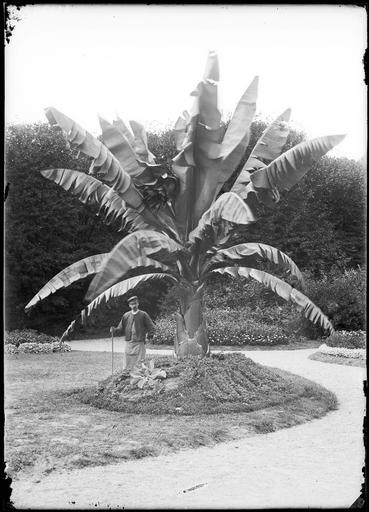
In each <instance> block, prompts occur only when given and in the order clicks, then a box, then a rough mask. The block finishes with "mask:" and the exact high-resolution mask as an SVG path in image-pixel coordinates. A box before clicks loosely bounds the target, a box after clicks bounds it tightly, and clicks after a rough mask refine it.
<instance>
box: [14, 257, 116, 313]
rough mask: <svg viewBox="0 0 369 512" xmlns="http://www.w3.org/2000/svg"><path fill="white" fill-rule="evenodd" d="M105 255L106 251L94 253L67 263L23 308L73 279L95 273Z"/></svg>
mask: <svg viewBox="0 0 369 512" xmlns="http://www.w3.org/2000/svg"><path fill="white" fill-rule="evenodd" d="M107 255H108V253H104V254H95V255H94V256H88V257H87V258H83V259H82V260H79V261H77V262H76V263H73V264H72V265H69V267H67V268H65V269H64V270H62V271H61V272H59V273H58V274H56V276H54V277H53V278H52V279H50V281H48V282H47V283H46V284H45V286H43V287H42V288H41V290H39V291H38V292H37V293H36V295H35V296H34V297H33V298H32V299H31V300H30V301H29V303H28V304H27V306H26V307H25V308H24V310H25V311H29V310H30V309H31V308H33V307H34V306H35V305H36V304H37V303H38V302H39V301H41V300H43V299H45V298H46V297H48V296H49V295H51V294H52V293H55V292H57V291H58V290H60V289H61V288H66V287H67V286H69V285H70V284H72V283H74V282H75V281H78V280H80V279H84V278H85V277H87V276H89V275H92V274H96V272H98V271H99V270H100V268H101V264H102V262H103V261H104V259H105V258H106V256H107Z"/></svg>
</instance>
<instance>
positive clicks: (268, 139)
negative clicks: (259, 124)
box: [231, 108, 291, 194]
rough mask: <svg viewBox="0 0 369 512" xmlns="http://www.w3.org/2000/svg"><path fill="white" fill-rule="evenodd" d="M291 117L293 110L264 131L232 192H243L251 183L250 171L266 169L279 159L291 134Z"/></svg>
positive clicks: (286, 111) (282, 115)
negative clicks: (289, 123) (289, 122)
mask: <svg viewBox="0 0 369 512" xmlns="http://www.w3.org/2000/svg"><path fill="white" fill-rule="evenodd" d="M290 116H291V109H290V108H288V109H287V110H285V111H284V112H283V113H282V114H281V115H280V116H278V117H277V119H275V120H274V121H273V123H272V124H271V125H270V126H268V128H266V130H264V132H263V134H262V136H261V137H260V138H259V140H258V141H257V143H256V145H255V147H254V149H253V150H252V152H251V155H250V156H249V158H248V159H247V162H246V163H245V165H244V166H243V168H242V170H241V172H240V174H239V176H238V178H237V179H236V181H235V183H234V185H233V187H232V189H231V191H232V192H235V193H236V194H238V193H239V192H242V190H243V189H244V187H245V185H247V183H249V181H250V172H249V171H253V170H258V169H261V168H262V167H266V165H268V164H269V163H270V162H272V161H273V160H275V159H276V158H277V157H279V155H280V154H281V151H282V149H283V147H284V145H285V144H286V141H287V137H288V134H289V132H290V130H289V126H288V121H289V120H290Z"/></svg>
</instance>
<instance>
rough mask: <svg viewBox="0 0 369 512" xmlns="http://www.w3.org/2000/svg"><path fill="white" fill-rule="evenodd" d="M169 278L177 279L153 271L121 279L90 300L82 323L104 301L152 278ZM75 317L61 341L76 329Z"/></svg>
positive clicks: (83, 322)
mask: <svg viewBox="0 0 369 512" xmlns="http://www.w3.org/2000/svg"><path fill="white" fill-rule="evenodd" d="M165 278H169V279H172V280H173V281H177V279H176V278H175V277H174V276H172V275H171V274H165V273H160V272H158V273H153V274H142V275H140V276H135V277H131V278H129V279H125V280H124V281H121V282H119V283H117V284H115V285H114V286H111V287H110V288H108V289H107V290H106V291H105V292H103V293H101V294H100V295H98V296H97V297H96V299H95V300H93V301H92V302H90V304H88V306H87V307H86V308H84V309H83V310H82V311H81V313H80V320H81V323H82V324H85V323H86V320H87V317H88V316H89V315H90V314H91V313H92V311H93V310H94V309H96V308H97V307H98V306H99V305H100V304H101V303H102V302H103V301H105V303H106V302H108V301H109V300H110V299H111V298H113V297H121V296H122V295H125V294H126V293H128V292H129V291H130V290H132V289H134V288H135V287H136V286H138V285H139V284H141V283H143V282H145V281H148V280H152V279H165ZM77 320H78V318H77V319H75V320H73V322H71V323H70V324H69V325H68V327H67V329H66V330H65V332H64V333H63V334H62V337H61V341H62V340H64V339H66V338H67V337H68V336H69V335H70V334H71V333H72V332H73V330H74V328H75V324H76V321H77Z"/></svg>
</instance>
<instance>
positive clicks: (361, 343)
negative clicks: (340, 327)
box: [325, 331, 366, 349]
mask: <svg viewBox="0 0 369 512" xmlns="http://www.w3.org/2000/svg"><path fill="white" fill-rule="evenodd" d="M325 343H326V345H328V346H329V347H343V348H354V349H355V348H365V347H366V333H365V331H336V332H334V333H333V334H331V335H330V336H329V337H328V338H326V339H325Z"/></svg>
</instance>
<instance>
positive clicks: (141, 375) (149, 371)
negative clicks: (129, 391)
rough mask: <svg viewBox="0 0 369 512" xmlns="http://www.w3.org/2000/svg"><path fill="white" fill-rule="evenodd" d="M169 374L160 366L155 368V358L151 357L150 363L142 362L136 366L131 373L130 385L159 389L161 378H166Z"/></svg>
mask: <svg viewBox="0 0 369 512" xmlns="http://www.w3.org/2000/svg"><path fill="white" fill-rule="evenodd" d="M166 376H167V374H166V373H165V371H164V370H161V369H160V368H155V363H154V360H153V359H150V361H149V362H148V364H147V365H146V364H145V363H141V365H140V366H136V367H135V368H133V370H132V371H131V373H130V377H131V378H130V381H129V383H130V385H131V386H137V387H138V388H139V389H146V388H147V389H154V390H158V389H159V388H160V385H161V382H160V381H161V379H165V378H166Z"/></svg>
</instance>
